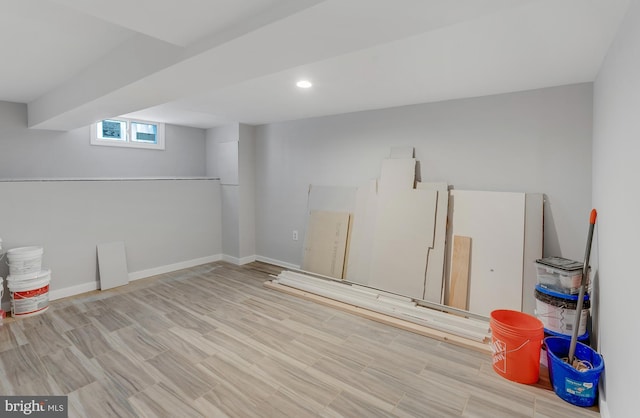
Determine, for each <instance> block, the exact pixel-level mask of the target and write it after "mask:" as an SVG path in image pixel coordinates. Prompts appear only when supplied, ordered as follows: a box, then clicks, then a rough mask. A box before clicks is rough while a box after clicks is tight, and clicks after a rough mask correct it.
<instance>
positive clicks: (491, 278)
mask: <svg viewBox="0 0 640 418" xmlns="http://www.w3.org/2000/svg"><path fill="white" fill-rule="evenodd" d="M449 211H450V219H451V220H452V222H451V228H450V231H449V237H451V236H453V235H463V236H467V237H471V242H472V247H471V266H470V271H469V311H471V312H474V313H477V314H481V315H487V316H488V315H489V314H490V313H491V311H492V310H494V309H513V310H518V311H520V310H522V266H523V252H524V224H525V223H524V214H525V194H524V193H505V192H484V191H466V190H452V191H450V200H449ZM449 242H451V241H450V240H449ZM449 247H450V248H449V250H448V252H449V254H448V259H449V260H451V254H450V252H451V246H449Z"/></svg>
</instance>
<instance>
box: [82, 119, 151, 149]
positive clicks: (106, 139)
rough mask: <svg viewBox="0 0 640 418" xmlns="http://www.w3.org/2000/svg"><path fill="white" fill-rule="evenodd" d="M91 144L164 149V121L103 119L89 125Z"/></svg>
mask: <svg viewBox="0 0 640 418" xmlns="http://www.w3.org/2000/svg"><path fill="white" fill-rule="evenodd" d="M91 145H106V146H109V147H131V148H147V149H160V150H163V149H164V123H156V122H148V121H142V120H133V119H120V118H116V119H103V120H101V121H99V122H96V123H94V124H93V125H91Z"/></svg>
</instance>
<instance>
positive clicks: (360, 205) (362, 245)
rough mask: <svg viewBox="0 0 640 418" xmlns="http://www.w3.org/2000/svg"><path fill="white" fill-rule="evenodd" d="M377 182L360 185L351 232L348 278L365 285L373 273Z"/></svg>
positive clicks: (372, 181)
mask: <svg viewBox="0 0 640 418" xmlns="http://www.w3.org/2000/svg"><path fill="white" fill-rule="evenodd" d="M377 184H378V182H377V180H371V181H370V182H369V184H368V185H367V186H363V187H358V190H357V192H356V204H355V210H354V214H353V223H352V229H351V232H350V233H349V235H350V239H349V258H348V259H347V271H346V279H347V280H349V281H351V282H354V283H360V284H365V285H366V284H368V283H369V277H370V274H371V273H370V272H371V252H372V251H373V241H374V228H375V224H376V213H377V207H378V192H377Z"/></svg>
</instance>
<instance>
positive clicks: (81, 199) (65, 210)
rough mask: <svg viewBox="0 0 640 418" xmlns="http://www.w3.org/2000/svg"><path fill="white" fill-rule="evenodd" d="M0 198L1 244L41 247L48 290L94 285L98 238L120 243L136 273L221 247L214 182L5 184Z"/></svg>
mask: <svg viewBox="0 0 640 418" xmlns="http://www.w3.org/2000/svg"><path fill="white" fill-rule="evenodd" d="M0 196H2V200H3V203H2V204H1V205H0V232H1V233H2V239H3V241H4V242H3V248H6V249H9V248H15V247H22V246H31V245H39V246H43V247H44V251H45V252H44V258H43V264H44V266H45V267H46V268H48V269H51V270H52V279H51V291H52V292H62V293H63V294H64V295H67V294H74V293H80V292H81V291H87V290H92V289H95V282H96V280H97V275H96V245H97V244H99V243H104V242H111V241H124V242H125V247H126V256H127V267H128V271H129V273H130V274H134V275H135V274H136V272H137V273H138V275H142V276H149V275H152V274H144V272H145V270H150V271H149V272H148V273H154V271H155V270H157V269H159V268H163V267H165V268H166V267H167V266H171V265H175V264H177V265H182V264H184V263H187V264H189V262H193V261H194V260H198V259H202V258H217V259H219V257H220V255H221V252H222V244H221V241H220V237H221V233H220V217H221V215H220V200H221V199H220V183H219V181H218V180H140V181H136V180H121V181H118V180H115V181H111V180H107V181H27V182H10V181H5V182H0ZM208 261H213V260H208ZM203 262H207V261H203ZM1 264H2V265H1V266H0V276H2V277H5V276H6V275H7V274H8V271H7V267H6V265H4V263H1ZM199 264H202V263H199ZM191 265H193V264H191ZM182 267H185V266H184V265H182ZM169 270H171V269H169ZM92 286H93V288H92ZM69 288H72V289H73V288H75V289H76V291H75V292H71V291H69V290H68V289H69ZM7 296H8V295H7Z"/></svg>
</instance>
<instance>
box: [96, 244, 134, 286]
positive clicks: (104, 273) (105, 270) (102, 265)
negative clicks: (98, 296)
mask: <svg viewBox="0 0 640 418" xmlns="http://www.w3.org/2000/svg"><path fill="white" fill-rule="evenodd" d="M97 252H98V271H99V272H100V290H107V289H111V288H114V287H118V286H124V285H125V284H129V272H128V271H127V257H126V255H125V251H124V242H122V241H114V242H105V243H100V244H98V245H97Z"/></svg>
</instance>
